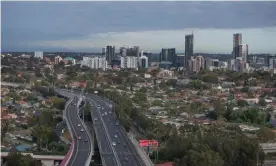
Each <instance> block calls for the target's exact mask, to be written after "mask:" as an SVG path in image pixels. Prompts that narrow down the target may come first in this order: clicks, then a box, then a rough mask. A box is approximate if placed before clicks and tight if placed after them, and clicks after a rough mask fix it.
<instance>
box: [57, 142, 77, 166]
mask: <svg viewBox="0 0 276 166" xmlns="http://www.w3.org/2000/svg"><path fill="white" fill-rule="evenodd" d="M73 144H74V143H73ZM73 144H71V147H70V149H69V151H68V152H67V154H66V156H65V158H64V159H63V160H62V162H61V163H60V166H65V165H67V164H68V161H69V160H68V159H70V158H71V156H72V151H73V149H74V145H73Z"/></svg>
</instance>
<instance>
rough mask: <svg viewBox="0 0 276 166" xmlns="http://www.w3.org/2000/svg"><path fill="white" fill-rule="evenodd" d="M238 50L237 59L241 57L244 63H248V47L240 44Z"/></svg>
mask: <svg viewBox="0 0 276 166" xmlns="http://www.w3.org/2000/svg"><path fill="white" fill-rule="evenodd" d="M238 50H239V56H238V57H242V59H243V61H244V62H246V63H247V62H248V60H249V59H248V45H247V44H240V45H239V46H238Z"/></svg>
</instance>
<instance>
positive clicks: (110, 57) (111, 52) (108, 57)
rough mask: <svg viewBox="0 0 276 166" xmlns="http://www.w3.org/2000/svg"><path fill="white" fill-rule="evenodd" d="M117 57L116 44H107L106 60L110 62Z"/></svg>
mask: <svg viewBox="0 0 276 166" xmlns="http://www.w3.org/2000/svg"><path fill="white" fill-rule="evenodd" d="M114 58H115V46H106V60H107V62H108V63H109V64H111V61H112V60H113V59H114Z"/></svg>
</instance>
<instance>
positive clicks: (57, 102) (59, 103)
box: [52, 96, 66, 110]
mask: <svg viewBox="0 0 276 166" xmlns="http://www.w3.org/2000/svg"><path fill="white" fill-rule="evenodd" d="M52 100H53V106H54V107H55V108H57V109H60V110H63V109H64V107H65V103H66V101H65V99H62V98H58V97H56V96H54V97H52Z"/></svg>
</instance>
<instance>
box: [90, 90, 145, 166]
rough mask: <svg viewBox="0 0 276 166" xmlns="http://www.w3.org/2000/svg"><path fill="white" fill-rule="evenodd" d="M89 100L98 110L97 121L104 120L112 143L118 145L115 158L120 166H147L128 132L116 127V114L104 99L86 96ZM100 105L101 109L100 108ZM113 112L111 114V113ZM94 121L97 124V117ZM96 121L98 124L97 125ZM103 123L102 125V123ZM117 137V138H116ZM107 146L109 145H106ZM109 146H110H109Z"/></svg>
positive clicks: (115, 149) (115, 148)
mask: <svg viewBox="0 0 276 166" xmlns="http://www.w3.org/2000/svg"><path fill="white" fill-rule="evenodd" d="M86 96H87V97H88V98H87V100H88V101H89V102H91V104H92V105H93V108H92V112H94V111H93V110H97V111H96V112H97V114H98V116H97V121H99V118H102V122H103V123H104V124H105V126H106V129H107V134H108V138H109V139H110V142H112V143H113V142H115V143H116V145H115V146H113V145H112V146H113V148H114V151H115V154H114V155H115V157H116V156H117V158H118V160H119V161H118V162H117V163H119V164H118V165H122V166H129V165H131V166H142V165H145V164H144V163H143V162H142V160H141V158H140V156H139V155H138V154H137V152H136V150H135V149H134V147H133V145H132V143H131V142H130V140H129V138H128V136H127V134H126V132H125V131H124V130H123V128H122V126H120V124H119V125H116V123H117V120H116V118H115V114H114V113H113V111H112V110H111V109H110V107H109V106H108V105H107V104H106V103H105V102H104V101H103V99H102V98H100V97H98V96H96V95H86ZM98 105H100V108H98ZM105 112H106V113H107V115H104V116H102V114H104V113H105ZM110 112H111V113H110ZM93 118H94V119H93V121H94V123H95V117H94V116H93ZM97 121H96V123H97ZM102 122H101V123H102ZM115 135H116V137H117V138H115ZM106 146H107V145H106ZM108 146H109V145H108Z"/></svg>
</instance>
